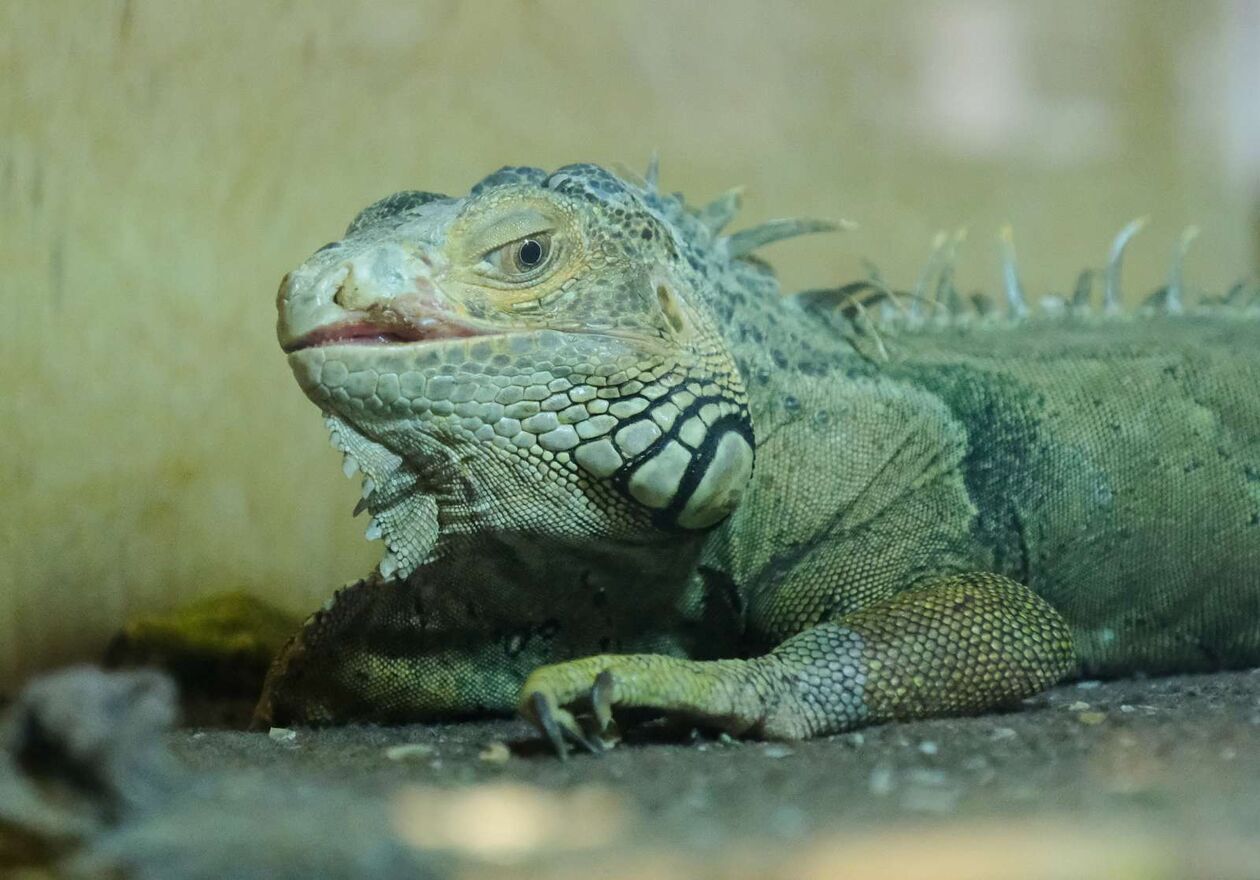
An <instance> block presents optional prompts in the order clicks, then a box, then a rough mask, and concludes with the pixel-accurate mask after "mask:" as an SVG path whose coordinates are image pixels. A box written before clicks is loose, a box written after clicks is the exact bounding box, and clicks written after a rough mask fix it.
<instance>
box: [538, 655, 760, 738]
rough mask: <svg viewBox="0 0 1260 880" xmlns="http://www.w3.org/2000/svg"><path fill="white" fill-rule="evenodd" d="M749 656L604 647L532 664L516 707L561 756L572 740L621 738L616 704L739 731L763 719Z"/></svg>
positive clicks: (754, 674)
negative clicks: (688, 655) (606, 650)
mask: <svg viewBox="0 0 1260 880" xmlns="http://www.w3.org/2000/svg"><path fill="white" fill-rule="evenodd" d="M761 680H762V678H761V676H759V675H757V674H756V673H755V672H754V671H753V669H752V668H750V661H744V660H714V661H697V660H684V659H679V658H677V657H667V656H664V655H660V654H604V655H599V656H595V657H584V658H582V659H580V660H571V661H568V662H566V663H558V664H555V665H553V666H544V667H541V668H539V669H537V670H535V671H534V673H533V674H531V675H530V676H529V678H528V679H527V680H526V681H525V685H524V687H523V688H522V690H521V700H520V712H521V714H522V715H523V716H524V717H525V718H526V719H527V720H528V721H530V722H531V723H532V724H534V726H536V727H537V728H538V730H539V732H541V733H542V734H543V735H544V736H545V737H546V738H547V739H548V740H549V741H550V742H551V744H552V746H553V747H554V748H555V750H556V752H557V754H559V755H560V757H562V758H564V757H567V754H568V751H569V746H570V745H571V744H572V745H577V746H579V747H581V748H583V749H585V750H587V751H589V752H591V753H593V754H598V753H600V752H603V751H606V750H607V749H609V748H612V747H613V746H614V745H615V744H616V743H617V742H618V741H619V739H620V734H619V731H618V725H617V722H616V719H615V718H614V710H615V709H648V710H651V711H653V712H656V713H659V714H660V715H663V716H666V717H670V718H677V719H680V720H686V721H689V722H692V723H696V724H701V725H704V726H707V727H713V728H717V729H721V730H725V731H727V732H730V733H743V732H744V731H747V730H749V729H750V728H754V727H757V726H758V725H759V724H760V723H761V722H762V721H763V720H764V714H765V713H764V708H765V700H764V699H763V693H764V688H761V687H759V686H758V683H759V682H761Z"/></svg>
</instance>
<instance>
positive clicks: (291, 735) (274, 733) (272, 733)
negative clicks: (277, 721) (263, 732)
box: [267, 727, 297, 745]
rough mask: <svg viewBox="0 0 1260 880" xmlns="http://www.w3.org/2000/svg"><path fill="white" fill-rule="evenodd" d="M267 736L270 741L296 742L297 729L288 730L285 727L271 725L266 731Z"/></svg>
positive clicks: (288, 743)
mask: <svg viewBox="0 0 1260 880" xmlns="http://www.w3.org/2000/svg"><path fill="white" fill-rule="evenodd" d="M267 736H268V737H270V738H271V741H272V742H278V743H285V744H286V745H291V744H293V743H295V742H297V731H296V730H290V729H289V728H287V727H273V728H271V729H270V730H268V731H267Z"/></svg>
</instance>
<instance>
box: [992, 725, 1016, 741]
mask: <svg viewBox="0 0 1260 880" xmlns="http://www.w3.org/2000/svg"><path fill="white" fill-rule="evenodd" d="M990 736H992V737H993V739H995V740H1003V739H1014V738H1015V730H1014V729H1013V728H1010V727H995V728H993V733H992V734H990Z"/></svg>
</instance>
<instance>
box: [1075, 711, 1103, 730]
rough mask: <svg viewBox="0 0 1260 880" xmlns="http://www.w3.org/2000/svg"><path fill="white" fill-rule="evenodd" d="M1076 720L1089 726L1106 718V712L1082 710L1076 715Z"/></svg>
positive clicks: (1100, 722)
mask: <svg viewBox="0 0 1260 880" xmlns="http://www.w3.org/2000/svg"><path fill="white" fill-rule="evenodd" d="M1076 720H1077V721H1079V722H1081V724H1088V725H1089V726H1090V727H1094V726H1095V725H1098V724H1102V723H1103V722H1104V721H1106V720H1107V713H1106V712H1082V713H1081V714H1079V715H1077V716H1076Z"/></svg>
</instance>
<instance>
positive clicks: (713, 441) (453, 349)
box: [278, 165, 754, 575]
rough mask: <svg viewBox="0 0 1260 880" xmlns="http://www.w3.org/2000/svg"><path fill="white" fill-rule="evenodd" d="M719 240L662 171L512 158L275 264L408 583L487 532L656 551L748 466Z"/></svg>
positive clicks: (311, 371)
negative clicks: (466, 184)
mask: <svg viewBox="0 0 1260 880" xmlns="http://www.w3.org/2000/svg"><path fill="white" fill-rule="evenodd" d="M725 241H727V240H726V239H719V238H718V237H717V236H716V235H713V234H711V231H710V229H709V228H708V227H706V226H705V224H704V223H702V222H700V221H699V220H697V219H696V218H695V217H694V216H692V215H691V214H688V213H687V212H686V211H684V210H683V209H682V207H681V203H680V202H678V201H677V200H676V199H672V198H661V197H660V196H658V195H657V194H656V192H655V186H654V184H653V183H645V184H639V183H634V182H630V181H627V180H623V179H622V178H620V177H617V176H615V175H613V174H611V173H609V172H607V171H605V170H603V169H601V168H597V167H595V166H590V165H575V166H568V167H565V168H561V169H560V170H558V171H556V172H554V173H552V174H547V173H545V172H543V171H540V170H538V169H522V168H509V169H504V170H502V171H499V172H497V173H495V174H493V175H491V176H490V177H487V178H486V179H484V180H482V181H481V182H480V183H478V184H477V185H476V186H474V187H473V188H472V191H471V192H470V193H469V194H468V195H467V196H465V197H463V198H451V197H447V196H442V195H436V194H433V193H424V192H402V193H398V194H396V195H393V196H390V197H388V198H386V199H383V200H381V201H379V202H377V203H375V204H374V205H372V206H370V207H369V208H367V209H366V210H364V211H363V212H362V213H361V214H359V216H358V217H357V218H356V219H355V220H354V222H352V223H351V224H350V227H349V229H348V230H347V231H346V236H345V238H343V239H342V240H340V241H338V242H334V243H332V244H329V245H327V246H325V247H323V248H321V249H320V250H319V251H317V252H316V253H315V254H314V255H313V256H312V257H311V258H310V259H309V260H307V261H306V262H305V263H304V264H303V265H302V266H300V267H299V268H298V269H296V270H295V271H293V272H292V273H290V274H289V275H288V276H286V277H285V279H284V281H283V283H282V284H281V287H280V292H279V295H278V307H279V313H280V315H279V325H278V335H279V339H280V343H281V345H282V346H283V348H284V350H285V351H286V352H287V353H288V359H289V363H290V366H291V367H292V369H293V372H294V374H295V375H296V377H297V380H298V382H299V384H300V385H301V386H302V389H303V390H304V391H305V392H306V394H307V395H308V396H309V397H310V399H311V400H312V401H314V402H315V403H316V404H317V405H318V406H319V407H320V408H321V409H323V411H324V412H325V413H326V415H327V417H328V422H329V425H330V427H331V429H332V432H333V440H334V443H335V444H336V445H337V446H338V447H339V448H341V449H342V450H343V451H344V452H345V453H346V454H347V471H348V472H350V473H353V471H354V470H355V469H356V468H357V469H361V470H362V471H363V472H364V474H365V493H364V497H365V503H366V506H367V508H368V509H369V510H370V511H371V512H372V514H373V523H372V525H371V526H370V527H369V535H375V534H379V535H380V536H382V537H384V538H385V540H386V543H387V544H388V546H389V553H388V554H387V555H386V558H385V560H384V562H383V563H382V570H383V572H384V573H385V574H387V575H390V574H402V575H405V574H406V573H408V572H409V571H410V570H411V569H412V568H414V567H415V566H416V565H418V564H419V563H421V562H423V561H426V560H427V559H429V558H432V557H433V556H434V555H435V553H439V552H440V547H441V543H440V540H439V539H440V538H441V537H443V536H446V535H450V534H480V533H484V532H487V531H494V532H505V533H515V534H517V535H521V536H524V537H526V538H554V539H559V540H560V541H562V542H564V541H570V542H572V541H588V540H608V541H614V542H623V543H626V542H628V543H642V544H648V543H652V542H654V541H658V540H668V539H670V538H671V537H676V536H678V535H680V534H684V535H685V534H695V533H698V532H700V531H702V530H704V529H707V528H708V527H710V526H713V525H714V524H715V523H718V522H719V521H721V520H722V519H723V518H724V517H726V516H727V515H728V514H729V513H730V512H731V511H732V510H733V509H734V507H735V505H736V504H737V502H738V500H739V497H740V493H741V492H742V491H743V489H744V487H745V485H746V483H747V482H748V480H749V477H750V474H751V472H752V467H753V449H754V441H753V433H752V425H751V422H750V418H749V413H748V408H747V403H746V398H745V390H744V386H743V383H742V380H741V377H740V375H739V371H738V369H737V368H736V366H735V364H734V362H733V360H732V358H731V356H730V354H729V352H728V351H727V349H726V347H725V345H724V343H723V342H722V336H721V334H720V333H719V331H718V327H717V325H716V321H717V319H716V317H715V314H716V313H715V310H714V308H713V307H712V299H713V297H714V295H715V294H714V291H713V290H711V289H708V282H707V281H706V278H707V276H708V275H709V273H710V267H709V265H708V262H710V261H711V260H714V259H719V258H720V259H723V260H729V259H730V255H729V254H719V253H717V249H716V247H715V245H716V243H717V242H725Z"/></svg>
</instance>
